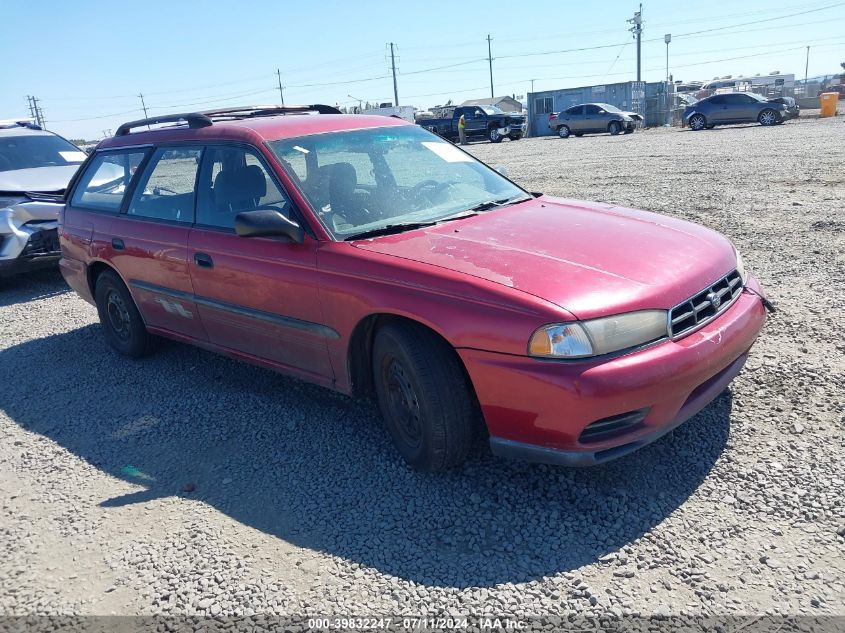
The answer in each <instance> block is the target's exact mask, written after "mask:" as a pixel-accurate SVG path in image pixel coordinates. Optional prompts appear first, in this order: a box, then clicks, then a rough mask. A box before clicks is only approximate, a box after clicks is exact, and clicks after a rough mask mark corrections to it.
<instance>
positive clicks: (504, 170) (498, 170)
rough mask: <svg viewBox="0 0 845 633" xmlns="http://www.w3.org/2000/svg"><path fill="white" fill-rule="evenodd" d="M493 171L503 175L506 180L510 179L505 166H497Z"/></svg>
mask: <svg viewBox="0 0 845 633" xmlns="http://www.w3.org/2000/svg"><path fill="white" fill-rule="evenodd" d="M493 169H494V170H496V171H497V172H499V173H500V174H502V176H504V177H505V178H507V177H508V168H507V167H505V166H504V165H496V166H494V167H493Z"/></svg>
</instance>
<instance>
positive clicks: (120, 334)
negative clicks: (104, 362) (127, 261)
mask: <svg viewBox="0 0 845 633" xmlns="http://www.w3.org/2000/svg"><path fill="white" fill-rule="evenodd" d="M94 298H95V300H96V303H97V313H98V314H99V316H100V325H102V327H103V333H104V334H105V336H106V340H107V341H108V342H109V344H110V345H111V346H112V347H113V348H114V349H116V350H117V351H118V352H120V353H121V354H124V355H125V356H131V357H132V358H140V357H141V356H145V355H146V354H148V353H149V352H150V350H151V349H152V342H153V338H152V336H150V334H149V333H148V332H147V328H146V326H145V325H144V320H143V319H142V318H141V313H140V312H138V308H137V307H136V306H135V301H134V300H133V299H132V295H131V294H129V290H128V289H127V288H126V286H125V285H124V283H123V281H121V279H120V277H118V276H117V274H116V273H114V272H112V271H105V272H103V273H102V274H100V276H99V277H97V285H96V287H95V289H94Z"/></svg>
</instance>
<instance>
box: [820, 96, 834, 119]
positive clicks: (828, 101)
mask: <svg viewBox="0 0 845 633" xmlns="http://www.w3.org/2000/svg"><path fill="white" fill-rule="evenodd" d="M838 103H839V93H837V92H823V93H821V94H820V95H819V104H820V105H821V109H822V112H821V115H820V116H823V117H825V116H835V115H836V105H837V104H838Z"/></svg>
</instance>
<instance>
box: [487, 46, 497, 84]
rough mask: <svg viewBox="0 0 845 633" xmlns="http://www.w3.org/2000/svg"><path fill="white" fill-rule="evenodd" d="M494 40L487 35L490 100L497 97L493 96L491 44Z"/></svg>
mask: <svg viewBox="0 0 845 633" xmlns="http://www.w3.org/2000/svg"><path fill="white" fill-rule="evenodd" d="M491 41H492V38H491V37H490V34H489V33H488V34H487V63H488V64H489V65H490V98H491V99H492V98H493V97H495V96H496V95H494V94H493V52H492V49H491V48H490V42H491Z"/></svg>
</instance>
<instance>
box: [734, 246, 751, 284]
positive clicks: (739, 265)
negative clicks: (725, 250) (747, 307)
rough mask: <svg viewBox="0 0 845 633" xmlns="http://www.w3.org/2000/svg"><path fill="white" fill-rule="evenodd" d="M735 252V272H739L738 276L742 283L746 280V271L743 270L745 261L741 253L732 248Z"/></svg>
mask: <svg viewBox="0 0 845 633" xmlns="http://www.w3.org/2000/svg"><path fill="white" fill-rule="evenodd" d="M734 252H735V253H736V272H738V273H739V276H740V278H741V279H742V283H743V285H745V282H746V281H747V280H748V272H747V271H746V270H745V262H744V261H742V255H740V254H739V251H738V250H736V249H734Z"/></svg>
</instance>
